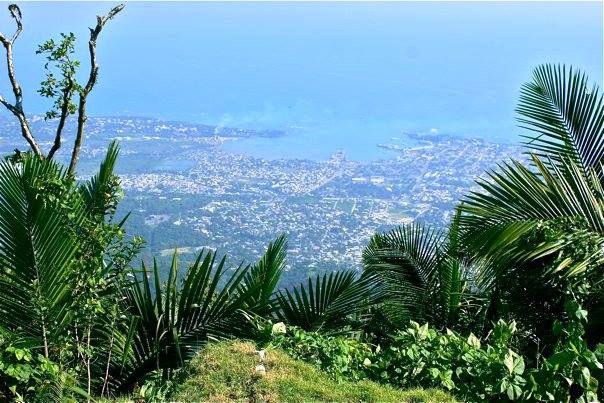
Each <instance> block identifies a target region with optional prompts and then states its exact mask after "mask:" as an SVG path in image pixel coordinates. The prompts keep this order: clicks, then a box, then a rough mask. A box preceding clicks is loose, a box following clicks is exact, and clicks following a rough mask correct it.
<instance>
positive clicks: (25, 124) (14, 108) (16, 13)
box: [0, 4, 44, 157]
mask: <svg viewBox="0 0 604 403" xmlns="http://www.w3.org/2000/svg"><path fill="white" fill-rule="evenodd" d="M8 10H9V11H10V13H11V16H12V17H13V19H14V20H15V23H16V24H17V30H16V31H15V33H14V34H13V36H12V38H11V39H10V40H9V39H7V38H6V37H5V36H4V34H2V33H0V42H2V45H3V46H4V49H5V50H6V68H7V71H8V79H9V80H10V83H11V87H12V89H13V94H14V95H15V104H14V105H13V104H10V103H9V102H8V101H7V100H6V99H4V97H2V96H0V103H2V105H4V106H5V107H6V109H8V110H9V111H10V112H12V113H13V115H15V116H16V117H17V119H19V124H20V126H21V134H22V135H23V137H24V138H25V140H26V141H27V142H28V143H29V145H30V147H31V149H32V150H33V152H34V153H35V154H36V155H38V156H40V157H43V156H44V155H43V154H42V150H41V149H40V146H39V145H38V143H37V142H36V140H35V138H34V136H33V135H32V133H31V129H30V127H29V121H28V120H27V117H26V116H25V113H24V112H23V91H22V90H21V86H20V85H19V82H18V81H17V78H16V77H15V66H14V64H13V43H14V41H15V40H16V39H17V38H18V37H19V34H20V33H21V31H23V24H22V23H21V10H19V7H18V6H17V5H16V4H11V5H9V6H8Z"/></svg>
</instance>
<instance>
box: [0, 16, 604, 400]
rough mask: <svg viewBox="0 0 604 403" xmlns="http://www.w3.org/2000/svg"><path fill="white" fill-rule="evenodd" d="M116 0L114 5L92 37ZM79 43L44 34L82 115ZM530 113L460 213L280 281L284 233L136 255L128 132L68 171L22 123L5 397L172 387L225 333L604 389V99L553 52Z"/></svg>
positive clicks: (520, 383) (396, 377) (420, 377)
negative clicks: (245, 253) (243, 244)
mask: <svg viewBox="0 0 604 403" xmlns="http://www.w3.org/2000/svg"><path fill="white" fill-rule="evenodd" d="M10 10H11V13H12V14H11V15H12V16H13V18H14V19H15V21H16V22H17V23H18V27H20V26H21V25H20V24H21V22H20V13H19V14H17V11H18V8H16V9H15V8H14V7H13V8H10ZM120 10H121V6H118V7H116V8H115V9H114V10H112V12H111V13H110V14H109V15H108V16H106V17H99V19H98V23H99V24H100V25H99V26H100V28H98V32H97V34H96V35H98V33H99V32H100V30H101V28H102V26H103V25H104V24H105V22H106V21H108V20H109V19H111V18H112V17H113V16H114V15H115V14H117V13H118V12H119V11H120ZM112 13H113V14H112ZM97 27H98V26H97ZM19 29H20V28H19ZM91 35H93V36H94V30H92V33H91ZM2 38H3V37H2ZM2 38H0V39H2ZM91 38H92V36H91ZM94 39H96V36H94ZM91 40H92V39H91ZM73 41H74V38H73V37H72V36H63V40H62V42H61V43H60V44H59V45H57V44H56V43H53V42H47V43H46V44H44V45H43V46H42V47H41V48H40V52H41V53H44V54H48V55H49V56H48V57H50V59H48V61H49V63H51V64H52V63H55V64H57V66H55V67H58V68H65V69H67V70H66V73H65V75H64V77H63V79H64V80H63V81H61V82H60V83H55V84H53V82H52V80H51V78H52V76H51V75H50V76H48V77H50V78H48V80H51V81H48V82H46V84H44V83H43V88H42V90H43V91H45V92H46V93H47V94H46V95H47V96H50V97H52V98H53V99H55V98H56V100H57V102H56V103H55V109H57V110H54V109H53V111H54V112H52V113H54V114H55V115H56V116H59V117H61V116H65V117H67V116H68V115H69V114H72V113H74V104H73V103H72V101H71V99H72V96H73V95H74V93H75V92H79V93H80V104H81V103H82V102H84V104H85V98H86V96H87V94H88V92H90V90H91V89H92V86H94V81H95V80H96V76H95V75H94V77H93V82H92V84H91V86H90V88H89V89H88V90H87V88H88V86H86V87H81V86H75V84H73V83H71V82H70V81H69V77H71V75H72V74H73V71H72V70H73V68H75V67H77V66H73V65H71V64H70V61H69V60H70V59H69V58H67V59H65V57H66V55H68V54H70V53H71V51H72V50H73V43H74V42H73ZM7 43H8V42H4V41H3V44H4V46H5V47H7V46H9V47H10V46H12V42H10V43H9V45H7ZM57 46H59V48H61V49H59V50H60V52H59V53H57V52H58V50H57ZM91 46H92V47H93V44H91ZM7 49H8V48H7ZM91 49H92V48H91ZM91 54H94V50H93V49H92V50H91ZM61 66H62V67H61ZM49 74H50V73H49ZM91 77H92V76H91ZM53 85H54V86H53ZM57 85H59V87H56V86H57ZM58 89H61V90H62V91H64V92H65V95H64V97H63V98H61V97H60V96H59V95H60V94H58V93H57V91H58ZM82 97H83V98H82ZM5 106H6V105H5ZM9 106H11V105H9ZM62 108H63V109H62ZM59 109H61V110H62V112H60V111H59ZM15 111H16V114H17V115H19V114H23V111H22V110H15ZM517 111H518V114H519V116H520V118H519V121H520V123H521V124H522V126H523V127H525V128H526V129H528V130H529V132H530V134H529V135H527V136H526V137H525V141H524V145H525V146H526V150H527V151H526V152H527V155H526V160H525V161H517V160H511V161H508V162H503V163H501V165H500V166H499V167H498V168H497V169H495V170H493V171H490V172H488V173H487V175H486V177H484V178H482V179H479V180H478V181H477V186H478V188H477V190H475V191H473V192H471V193H469V194H468V195H467V196H466V197H465V198H464V199H463V200H462V201H461V203H460V205H459V207H458V209H457V212H456V214H455V215H454V218H453V220H452V222H451V223H450V225H449V228H448V229H439V228H431V227H429V226H426V225H423V224H420V223H414V224H409V225H405V226H400V227H398V228H394V229H392V230H390V231H387V232H384V233H379V234H375V235H374V236H373V237H372V238H371V240H370V242H369V244H368V245H367V248H366V249H365V251H364V253H363V271H362V273H357V272H355V271H352V270H348V271H346V270H345V271H339V272H333V273H325V274H320V275H316V276H314V277H312V278H309V279H308V280H307V281H306V282H303V283H301V284H299V285H297V286H295V287H290V288H279V286H280V278H281V274H282V273H283V271H284V270H285V267H286V250H287V240H286V237H285V235H281V236H279V237H278V238H276V239H275V240H274V241H273V242H271V243H269V245H268V247H267V249H266V252H265V253H264V255H263V256H262V257H261V258H260V259H259V260H258V262H256V263H254V264H246V263H242V264H241V265H239V266H238V267H236V268H232V267H230V266H229V264H228V263H227V262H228V261H227V258H226V256H222V255H219V254H218V253H217V252H216V251H211V250H204V251H202V252H201V253H200V254H199V255H198V257H197V259H196V260H195V262H194V263H192V264H190V265H188V266H187V267H185V268H181V265H180V264H179V259H178V255H177V254H176V253H174V255H173V258H172V262H171V264H170V265H169V267H166V268H163V267H161V266H160V265H159V264H158V263H157V261H155V260H153V261H152V262H151V263H150V264H149V263H148V262H142V263H141V264H140V265H139V264H138V263H137V262H136V256H137V254H138V252H139V250H140V248H141V246H142V244H143V241H142V240H141V239H139V238H137V237H133V238H128V237H126V235H125V233H124V230H123V224H124V221H125V220H126V219H127V217H126V218H124V219H123V220H121V221H118V220H116V217H115V214H116V207H117V205H118V202H119V199H120V197H121V191H120V187H119V178H118V177H117V176H116V175H115V174H114V168H115V165H116V161H117V156H118V152H119V150H118V147H117V145H116V144H114V143H112V144H111V145H110V146H109V148H108V150H107V154H106V156H105V158H104V159H103V161H102V163H101V165H100V169H99V172H98V173H97V174H96V175H94V176H93V177H92V178H90V179H86V180H80V181H76V179H75V175H74V171H73V169H74V167H75V162H77V154H78V152H79V147H80V145H79V144H77V145H76V146H75V148H74V153H75V154H74V157H73V158H72V161H71V164H70V167H69V168H68V169H67V170H65V169H64V168H63V167H62V166H61V165H60V164H58V163H57V162H55V161H53V159H52V154H51V153H49V155H48V156H46V157H45V156H43V154H42V153H41V150H40V149H39V148H38V149H36V147H34V146H37V143H36V142H35V140H33V138H30V137H28V136H30V133H28V132H26V130H25V129H24V130H23V135H24V136H26V138H30V140H31V142H30V144H31V145H32V151H31V152H26V153H21V152H16V153H15V154H13V155H11V156H8V157H7V158H5V159H4V160H3V161H1V162H0V291H1V292H0V398H2V399H13V400H21V401H53V400H55V401H62V400H69V399H76V400H77V399H80V400H84V399H86V400H91V399H93V398H94V397H99V396H101V397H109V398H111V397H115V396H117V395H119V394H130V393H133V392H134V393H138V394H139V395H141V396H143V397H144V398H145V399H147V400H153V399H157V398H164V399H165V398H168V397H169V394H170V391H171V390H172V389H173V388H172V386H175V387H176V386H177V383H176V380H177V379H179V378H178V377H175V375H176V374H179V375H183V374H186V373H187V371H189V370H191V368H190V367H189V366H188V364H187V363H188V362H189V361H190V360H191V359H193V358H194V357H195V356H197V355H198V354H199V353H200V352H202V353H203V351H207V348H208V344H209V343H212V342H214V341H218V340H223V339H234V338H239V339H248V340H252V341H254V342H256V343H258V345H259V346H260V347H266V346H267V345H268V348H269V349H270V348H275V347H278V348H281V349H283V350H285V351H287V352H288V353H289V354H290V355H292V356H294V357H296V358H299V359H302V360H306V361H309V362H311V363H312V364H314V365H315V366H316V367H318V368H319V369H321V370H322V371H324V372H326V373H327V374H328V375H329V376H331V378H333V379H335V380H337V381H340V382H343V384H347V385H349V386H350V387H351V388H357V387H358V385H357V384H355V385H352V384H349V383H346V382H349V381H359V380H363V379H369V380H372V381H373V382H378V383H382V384H388V385H390V386H395V387H398V388H410V387H423V388H440V389H446V390H448V391H450V392H451V393H453V394H454V395H455V396H456V397H458V398H460V399H462V400H464V401H483V400H501V399H511V400H514V399H534V400H556V401H569V400H573V401H592V400H594V399H596V398H597V393H598V392H599V393H600V397H602V389H603V387H602V385H604V379H603V378H604V371H603V369H602V365H601V363H600V361H599V360H598V357H602V353H601V352H602V351H603V348H602V346H601V345H600V346H598V343H601V342H602V336H601V335H602V334H603V333H602V329H603V328H604V326H603V325H604V303H603V302H604V288H603V287H602V285H603V284H604V182H603V181H604V154H603V152H604V139H603V135H604V97H603V95H602V94H601V93H600V91H599V89H598V88H597V87H596V86H592V87H588V80H587V77H586V76H585V75H584V74H582V73H580V72H578V71H576V70H573V69H566V68H565V67H563V66H549V65H545V66H541V67H538V68H537V69H536V70H535V73H534V76H533V80H532V81H531V82H530V83H528V84H526V85H524V86H523V87H522V90H521V96H520V102H519V106H518V110H517ZM52 113H51V114H52ZM57 114H58V115H57ZM53 116H54V115H53ZM78 116H83V117H84V118H85V109H84V110H82V111H80V112H79V113H78ZM25 126H27V125H25ZM25 126H24V127H25ZM78 127H79V128H81V129H83V127H84V126H83V122H82V123H81V124H80V125H79V126H78ZM57 136H58V139H59V141H60V130H59V132H58V134H57ZM78 136H79V137H78V138H80V139H81V133H79V135H78ZM55 151H56V150H55ZM588 311H589V312H590V315H589V316H588ZM588 318H589V320H588ZM420 323H425V324H424V325H420ZM221 345H223V346H228V345H227V344H221ZM594 351H595V352H594ZM259 354H260V353H259ZM248 358H249V357H248ZM296 365H297V364H296ZM238 368H239V367H238ZM239 369H241V368H239ZM265 369H266V368H265ZM290 375H291V374H290ZM244 378H245V377H244ZM245 379H247V378H245ZM254 379H256V378H254ZM288 379H289V378H288ZM246 382H247V381H246ZM288 382H289V381H288ZM363 385H365V387H367V388H377V389H372V390H376V391H378V392H379V393H380V394H379V396H386V397H389V396H399V395H400V394H397V393H398V392H396V391H393V390H392V389H388V388H386V389H383V388H381V387H377V386H376V385H375V384H373V383H369V382H366V383H363ZM307 386H308V385H304V387H307ZM390 386H389V387H390ZM598 387H599V388H600V389H598ZM176 389H178V388H176ZM354 390H355V391H358V390H357V389H354ZM246 391H247V389H246ZM246 393H247V392H246ZM280 393H283V391H282V390H280ZM376 393H377V392H376ZM284 396H288V397H290V396H289V395H284ZM324 396H349V395H342V394H333V395H329V394H326V395H324ZM350 396H352V395H350ZM354 396H355V398H356V397H358V396H369V395H363V392H362V391H361V392H359V393H356V392H355V394H354Z"/></svg>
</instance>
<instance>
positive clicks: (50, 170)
mask: <svg viewBox="0 0 604 403" xmlns="http://www.w3.org/2000/svg"><path fill="white" fill-rule="evenodd" d="M117 154H118V148H117V146H116V145H115V144H111V145H110V147H109V149H108V152H107V155H106V157H105V159H104V161H103V163H102V164H101V169H100V171H99V173H98V174H97V175H95V176H94V177H93V178H91V179H90V180H87V181H83V182H82V183H81V184H79V185H78V183H77V182H76V181H75V180H74V179H73V178H72V177H71V176H70V175H68V174H67V173H66V172H65V170H64V169H63V168H61V167H60V166H59V165H58V164H56V163H55V162H53V161H50V160H43V159H41V158H39V157H37V156H35V155H33V154H30V153H25V154H18V155H15V156H14V157H13V158H7V159H5V160H4V161H2V162H0V290H2V292H0V331H1V332H2V333H5V334H9V335H10V338H11V339H12V340H14V341H15V342H16V343H17V345H18V347H20V348H26V349H29V350H30V351H32V353H33V355H34V356H37V355H38V354H41V355H42V356H43V357H44V358H45V359H47V360H50V361H53V362H55V363H57V364H59V365H60V366H61V369H62V370H65V371H68V370H70V369H71V368H80V369H79V370H75V371H69V372H70V374H71V375H73V376H75V377H76V378H79V377H81V378H83V379H84V384H85V385H86V386H85V387H84V389H85V391H84V392H85V393H87V394H90V393H91V392H92V389H93V388H95V387H97V386H98V385H100V384H103V381H102V380H103V379H105V377H104V372H103V370H104V367H105V365H104V364H102V363H106V362H108V361H110V360H111V359H112V356H111V354H110V352H109V350H110V348H105V346H110V345H112V342H111V340H113V338H114V336H115V334H114V329H116V328H117V321H116V314H117V313H116V312H115V310H114V309H113V308H115V305H116V304H115V298H114V296H115V293H116V290H117V289H116V286H117V282H118V281H119V280H120V278H121V276H123V275H124V273H125V269H126V264H127V260H128V258H129V257H131V256H133V255H134V253H135V250H134V249H136V248H134V249H133V250H131V252H132V253H128V252H126V249H127V248H128V246H127V245H126V244H124V243H122V242H121V241H119V240H117V234H118V233H119V232H120V229H121V224H122V223H118V224H111V223H110V222H109V220H110V219H111V217H112V215H113V213H114V211H115V208H114V207H115V203H116V200H117V192H116V190H117V187H118V182H117V179H116V177H115V175H113V168H114V166H115V162H116V158H117ZM109 245H112V246H111V248H112V250H113V252H115V254H113V253H107V252H108V251H109ZM103 310H106V311H105V314H104V315H99V314H98V312H101V311H103ZM95 346H96V347H95ZM92 350H94V352H91V351H92ZM93 354H94V359H93V357H92V355H93ZM99 380H101V381H99ZM55 386H56V385H55ZM60 389H61V388H59V387H57V388H55V389H54V390H55V391H57V390H60ZM37 392H39V391H36V393H37Z"/></svg>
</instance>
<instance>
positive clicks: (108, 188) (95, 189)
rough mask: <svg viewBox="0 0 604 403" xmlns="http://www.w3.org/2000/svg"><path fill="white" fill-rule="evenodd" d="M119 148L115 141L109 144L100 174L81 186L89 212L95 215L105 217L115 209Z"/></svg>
mask: <svg viewBox="0 0 604 403" xmlns="http://www.w3.org/2000/svg"><path fill="white" fill-rule="evenodd" d="M118 154H119V147H118V145H117V143H116V142H115V141H112V142H111V143H110V144H109V148H108V149H107V154H106V155H105V158H104V159H103V161H102V162H101V166H100V169H99V172H98V173H97V174H96V175H94V176H93V177H92V178H90V179H89V180H87V181H84V182H83V183H82V184H81V185H80V191H81V192H82V195H83V197H84V200H85V202H86V205H87V207H88V210H89V211H90V212H91V213H93V214H100V215H103V216H104V215H105V214H106V213H108V212H110V211H112V210H113V209H115V207H116V206H115V203H114V202H113V201H112V196H113V195H114V189H113V188H114V186H115V182H116V180H117V177H116V176H115V175H114V173H113V172H114V170H115V165H116V163H117V157H118Z"/></svg>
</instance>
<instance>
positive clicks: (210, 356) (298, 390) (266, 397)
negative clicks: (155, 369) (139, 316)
mask: <svg viewBox="0 0 604 403" xmlns="http://www.w3.org/2000/svg"><path fill="white" fill-rule="evenodd" d="M259 362H260V361H259V357H258V355H257V354H256V352H255V348H254V345H253V344H251V343H244V342H240V341H235V342H228V343H227V342H223V343H217V344H212V345H209V346H208V347H207V348H206V349H205V350H204V351H202V352H201V353H200V354H199V355H198V356H197V357H195V358H194V359H193V360H192V361H191V363H190V364H189V367H188V370H187V372H188V376H187V378H186V380H185V381H184V382H183V383H182V384H181V385H179V386H178V387H177V389H176V393H175V395H174V396H173V398H172V399H170V400H172V401H177V402H194V401H233V400H236V401H254V402H255V401H266V402H276V401H279V402H283V401H289V402H308V401H331V402H360V401H371V402H450V401H454V399H453V398H452V397H451V396H450V395H449V394H447V393H445V392H442V391H439V390H420V389H413V390H406V391H402V390H396V389H393V388H390V387H386V386H382V385H378V384H376V383H374V382H368V381H361V382H335V381H332V380H331V379H329V378H328V377H327V375H326V374H325V373H323V372H321V371H319V370H318V369H316V368H315V367H313V366H311V365H309V364H307V363H304V362H301V361H296V360H294V359H293V358H291V357H289V356H288V355H287V354H286V353H284V352H282V351H279V350H272V349H269V350H267V352H266V358H265V360H264V366H265V368H266V373H265V374H264V375H262V374H260V373H259V372H256V370H255V367H256V365H258V364H259Z"/></svg>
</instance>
